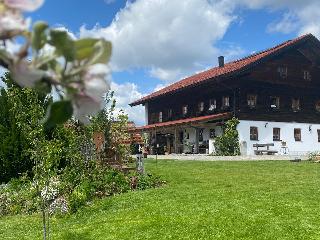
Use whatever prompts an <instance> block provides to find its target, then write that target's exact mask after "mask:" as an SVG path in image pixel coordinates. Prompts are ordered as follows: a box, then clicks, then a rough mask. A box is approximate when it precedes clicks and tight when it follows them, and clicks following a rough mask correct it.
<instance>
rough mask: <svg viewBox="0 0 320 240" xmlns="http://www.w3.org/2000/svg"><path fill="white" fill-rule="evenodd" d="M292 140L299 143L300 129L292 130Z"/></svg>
mask: <svg viewBox="0 0 320 240" xmlns="http://www.w3.org/2000/svg"><path fill="white" fill-rule="evenodd" d="M294 140H295V141H296V142H300V141H301V129H300V128H295V129H294Z"/></svg>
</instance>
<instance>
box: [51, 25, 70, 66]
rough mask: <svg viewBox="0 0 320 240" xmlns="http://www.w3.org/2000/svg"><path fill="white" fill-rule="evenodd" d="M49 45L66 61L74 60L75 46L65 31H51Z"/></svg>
mask: <svg viewBox="0 0 320 240" xmlns="http://www.w3.org/2000/svg"><path fill="white" fill-rule="evenodd" d="M49 43H50V44H51V45H52V46H54V47H55V48H56V53H57V54H58V55H62V56H64V57H65V58H66V60H67V61H73V60H74V59H75V44H74V41H73V40H72V39H71V38H70V36H69V35H68V33H67V32H66V31H61V30H51V31H50V41H49Z"/></svg>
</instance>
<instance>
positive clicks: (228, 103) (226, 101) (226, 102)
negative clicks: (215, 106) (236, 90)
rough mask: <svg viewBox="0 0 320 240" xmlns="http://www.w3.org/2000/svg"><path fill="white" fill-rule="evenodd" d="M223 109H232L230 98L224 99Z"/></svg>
mask: <svg viewBox="0 0 320 240" xmlns="http://www.w3.org/2000/svg"><path fill="white" fill-rule="evenodd" d="M222 107H223V108H227V107H230V98H229V97H228V96H224V97H222Z"/></svg>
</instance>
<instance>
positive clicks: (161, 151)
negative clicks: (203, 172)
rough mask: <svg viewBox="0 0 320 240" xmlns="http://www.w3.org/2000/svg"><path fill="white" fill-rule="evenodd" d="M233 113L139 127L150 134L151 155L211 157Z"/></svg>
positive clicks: (149, 149)
mask: <svg viewBox="0 0 320 240" xmlns="http://www.w3.org/2000/svg"><path fill="white" fill-rule="evenodd" d="M231 116H232V115H231V113H229V112H228V113H221V114H214V115H208V116H201V117H195V118H187V119H181V120H176V121H169V122H162V123H157V124H151V125H146V126H143V127H137V128H136V129H135V131H136V132H140V133H143V134H146V135H147V139H148V141H147V142H148V144H147V146H146V147H147V149H148V151H147V152H148V154H151V155H169V154H211V153H213V152H214V144H213V143H214V139H215V137H216V136H219V135H221V134H222V125H223V124H224V122H225V121H226V120H228V119H229V118H231Z"/></svg>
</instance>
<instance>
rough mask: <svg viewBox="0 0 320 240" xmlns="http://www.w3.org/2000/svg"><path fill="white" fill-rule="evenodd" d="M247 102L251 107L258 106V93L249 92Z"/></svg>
mask: <svg viewBox="0 0 320 240" xmlns="http://www.w3.org/2000/svg"><path fill="white" fill-rule="evenodd" d="M247 102H248V106H249V107H250V108H255V107H256V106H257V95H253V94H249V95H248V96H247Z"/></svg>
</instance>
